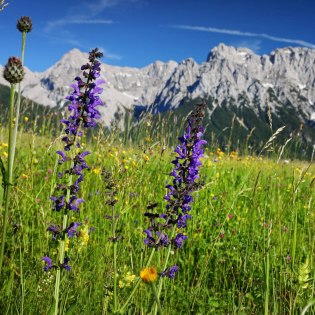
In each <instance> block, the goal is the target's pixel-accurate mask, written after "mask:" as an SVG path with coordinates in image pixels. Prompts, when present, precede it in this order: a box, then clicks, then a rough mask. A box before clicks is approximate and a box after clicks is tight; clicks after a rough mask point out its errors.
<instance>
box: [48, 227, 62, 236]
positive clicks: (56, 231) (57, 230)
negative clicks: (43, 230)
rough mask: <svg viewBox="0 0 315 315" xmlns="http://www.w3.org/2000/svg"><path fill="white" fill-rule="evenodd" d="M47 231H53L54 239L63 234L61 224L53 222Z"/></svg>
mask: <svg viewBox="0 0 315 315" xmlns="http://www.w3.org/2000/svg"><path fill="white" fill-rule="evenodd" d="M47 231H49V232H51V233H52V238H53V239H54V240H57V238H58V237H59V236H60V235H61V232H62V229H61V226H60V225H56V224H51V225H50V226H49V227H48V228H47Z"/></svg>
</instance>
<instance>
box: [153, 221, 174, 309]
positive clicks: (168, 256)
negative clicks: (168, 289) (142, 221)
mask: <svg viewBox="0 0 315 315" xmlns="http://www.w3.org/2000/svg"><path fill="white" fill-rule="evenodd" d="M175 230H176V225H174V226H173V230H172V236H171V238H172V239H173V238H174V235H175ZM171 249H172V247H171V246H169V247H168V249H167V254H166V259H165V263H164V268H163V270H165V269H166V268H167V265H168V260H169V258H170V254H171ZM163 281H164V277H160V280H159V285H158V290H157V299H158V300H159V301H160V295H161V292H162V287H163ZM158 311H159V305H158V304H156V307H155V310H154V314H155V315H156V314H157V312H158Z"/></svg>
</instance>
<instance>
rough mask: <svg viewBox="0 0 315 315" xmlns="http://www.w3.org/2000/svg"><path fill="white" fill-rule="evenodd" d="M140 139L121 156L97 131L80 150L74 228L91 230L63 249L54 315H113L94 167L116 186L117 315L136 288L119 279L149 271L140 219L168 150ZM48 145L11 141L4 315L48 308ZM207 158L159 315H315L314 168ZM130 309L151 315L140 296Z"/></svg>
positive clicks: (1, 137) (51, 162)
mask: <svg viewBox="0 0 315 315" xmlns="http://www.w3.org/2000/svg"><path fill="white" fill-rule="evenodd" d="M149 127H150V126H149ZM149 127H148V131H150V128H149ZM21 130H22V131H23V130H25V127H24V126H23V125H22V126H21ZM141 133H142V134H143V137H140V135H139V140H141V139H142V140H141V142H140V141H139V142H138V145H135V144H134V143H133V144H132V145H129V146H126V145H124V144H122V142H120V141H119V139H116V138H115V137H114V135H110V134H107V135H104V133H103V132H102V130H99V134H98V135H94V136H91V137H85V138H84V139H83V141H82V142H84V146H85V148H87V149H88V150H89V151H90V152H93V153H92V154H91V156H89V157H88V158H87V161H88V164H89V165H91V166H92V168H91V170H90V172H89V174H87V175H86V178H85V186H84V190H83V192H82V193H83V196H82V197H83V198H84V199H85V200H87V203H86V205H84V209H82V212H81V214H80V218H79V219H81V221H84V222H85V226H84V228H95V230H94V229H93V230H94V231H92V232H91V233H90V238H89V241H88V242H87V243H86V242H83V239H80V238H78V240H77V241H73V242H70V244H69V253H70V255H71V257H72V262H73V268H72V271H71V274H70V276H69V277H68V280H67V281H66V280H65V278H62V279H61V292H62V293H61V297H60V314H78V313H79V314H112V313H113V305H114V301H113V293H114V287H113V272H114V269H113V263H112V257H113V254H112V253H113V246H114V243H112V242H110V241H109V238H110V237H112V236H113V234H112V233H113V230H112V223H113V222H112V221H111V220H109V219H108V218H109V217H110V216H112V215H113V210H112V208H111V207H110V206H109V205H106V201H107V199H108V193H107V190H106V182H105V181H104V177H103V176H102V174H101V169H102V168H103V167H106V168H107V169H108V170H110V171H111V172H112V174H113V176H114V177H115V180H116V182H117V195H116V198H117V203H116V204H115V211H114V212H115V215H117V220H116V221H115V236H116V237H117V236H120V237H121V240H120V241H119V242H117V243H116V246H117V248H116V251H117V257H118V259H117V266H116V268H117V282H118V283H119V284H120V285H118V288H117V291H118V292H117V299H118V301H117V304H118V305H123V303H124V302H125V301H126V299H127V297H128V295H129V294H130V292H131V290H133V286H134V283H135V282H132V281H129V282H128V280H126V279H130V278H128V275H129V276H130V275H135V276H136V277H139V273H140V270H141V269H142V268H143V267H144V266H145V264H146V262H147V259H148V256H149V252H148V251H147V249H146V248H145V246H144V245H143V240H144V238H145V235H144V233H143V230H144V229H145V228H146V227H147V222H146V219H145V217H144V215H143V214H144V212H145V211H146V207H147V206H148V205H149V204H150V203H153V202H157V203H158V207H159V208H160V209H164V207H165V203H164V201H163V196H164V195H165V189H164V186H165V181H166V180H167V178H168V174H169V173H170V171H171V169H172V165H171V164H170V161H171V160H172V159H173V157H172V153H171V150H170V149H169V148H168V147H167V146H166V145H165V141H163V140H160V139H156V138H155V139H154V138H153V137H152V135H151V134H150V135H149V137H150V139H147V140H146V138H148V137H147V136H148V135H147V134H146V130H145V129H144V130H143V131H142V132H141ZM6 139H7V134H6V129H3V128H1V129H0V143H1V144H0V148H1V149H0V154H1V155H2V156H3V158H5V156H6V154H5V152H6V143H5V142H6ZM54 140H55V139H50V138H49V137H46V136H41V135H40V134H39V133H37V134H36V133H34V132H24V131H23V132H21V133H20V134H19V137H18V143H17V147H18V148H19V150H18V151H17V155H16V162H17V163H16V167H17V170H16V172H15V174H17V176H18V178H17V185H16V186H14V187H12V190H13V196H14V198H13V203H12V207H11V213H10V218H9V228H8V239H7V242H8V246H7V248H8V250H7V251H6V252H5V259H4V272H3V277H2V279H1V284H2V285H1V288H0V293H1V294H0V309H1V312H2V313H3V314H48V312H49V305H51V304H52V299H53V290H54V281H53V279H54V277H53V272H49V273H44V272H43V265H42V263H41V257H42V256H43V255H44V254H46V253H48V252H51V250H52V249H53V245H52V241H51V235H49V234H48V233H47V232H46V227H47V226H48V225H49V223H51V222H54V219H55V218H54V216H55V214H54V213H53V212H52V211H51V210H50V209H51V202H50V200H49V197H50V195H51V189H52V187H53V183H52V181H53V178H55V174H54V172H55V170H56V168H55V165H56V157H55V151H56V149H57V144H56V143H57V142H58V141H54ZM207 140H210V139H207ZM206 154H207V156H206V158H204V160H203V163H204V167H203V169H202V181H203V182H204V185H203V186H202V187H201V188H200V190H199V191H198V192H196V194H195V196H196V197H197V198H196V203H195V204H194V206H193V208H194V210H193V219H192V220H191V221H190V222H189V225H188V231H187V234H188V235H189V236H190V238H189V240H188V242H187V243H186V244H185V246H184V248H183V250H181V251H179V252H178V253H176V257H177V258H178V259H179V267H180V270H181V271H180V272H179V273H178V275H177V276H176V278H175V279H174V280H172V281H170V280H169V281H165V283H164V288H163V290H162V292H161V297H160V300H161V306H162V309H163V310H164V313H165V314H177V313H178V314H263V313H266V314H297V313H300V312H302V310H303V308H304V309H305V307H308V312H309V313H310V314H311V313H312V312H315V309H314V304H312V302H310V303H309V301H311V298H312V297H314V295H315V292H314V289H315V280H314V278H315V268H314V258H315V254H314V253H315V248H314V247H315V245H314V244H315V236H314V235H315V233H314V232H315V216H314V211H312V209H313V208H314V182H315V177H314V176H315V170H314V168H313V166H312V165H311V166H309V163H305V162H304V163H303V162H298V161H296V162H294V161H292V162H290V163H284V162H283V160H280V161H277V160H278V156H275V157H274V159H267V158H262V157H254V156H249V155H247V156H242V157H239V156H238V155H237V154H236V153H235V152H234V153H233V152H231V153H230V155H228V154H225V153H224V149H223V148H222V150H217V149H215V150H213V149H212V146H211V145H210V146H209V148H208V150H207V152H206ZM277 162H278V163H277ZM118 216H119V218H118ZM76 219H78V218H76ZM1 220H3V218H2V217H1ZM1 223H2V222H1ZM165 254H166V253H163V252H159V255H156V256H155V257H154V259H153V261H152V264H155V265H160V261H163V260H164V259H165V256H164V255H165ZM172 257H175V253H173V252H171V257H170V260H172ZM306 260H307V265H306ZM177 262H178V261H177ZM160 271H162V270H160ZM130 302H131V303H129V305H128V307H127V308H126V314H149V313H150V311H151V310H152V311H154V308H153V305H154V301H153V296H152V294H150V292H149V290H147V287H146V286H144V285H140V286H139V288H138V290H137V291H136V294H135V295H134V297H133V298H132V300H131V301H130Z"/></svg>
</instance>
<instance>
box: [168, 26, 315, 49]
mask: <svg viewBox="0 0 315 315" xmlns="http://www.w3.org/2000/svg"><path fill="white" fill-rule="evenodd" d="M171 27H173V28H178V29H184V30H191V31H201V32H209V33H219V34H227V35H236V36H247V37H260V38H265V39H269V40H272V41H274V42H282V43H289V44H297V45H301V46H305V47H309V48H315V44H313V43H309V42H306V41H304V40H301V39H290V38H283V37H277V36H273V35H269V34H265V33H252V32H243V31H239V30H229V29H224V28H215V27H204V26H190V25H172V26H171Z"/></svg>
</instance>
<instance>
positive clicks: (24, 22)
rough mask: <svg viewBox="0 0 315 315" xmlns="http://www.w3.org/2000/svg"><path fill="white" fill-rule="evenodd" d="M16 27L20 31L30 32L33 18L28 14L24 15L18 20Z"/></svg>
mask: <svg viewBox="0 0 315 315" xmlns="http://www.w3.org/2000/svg"><path fill="white" fill-rule="evenodd" d="M16 27H17V29H18V30H19V31H20V32H22V33H23V32H26V33H28V32H30V31H31V30H32V20H31V19H30V17H28V16H22V17H20V19H19V20H18V21H17V24H16Z"/></svg>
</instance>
